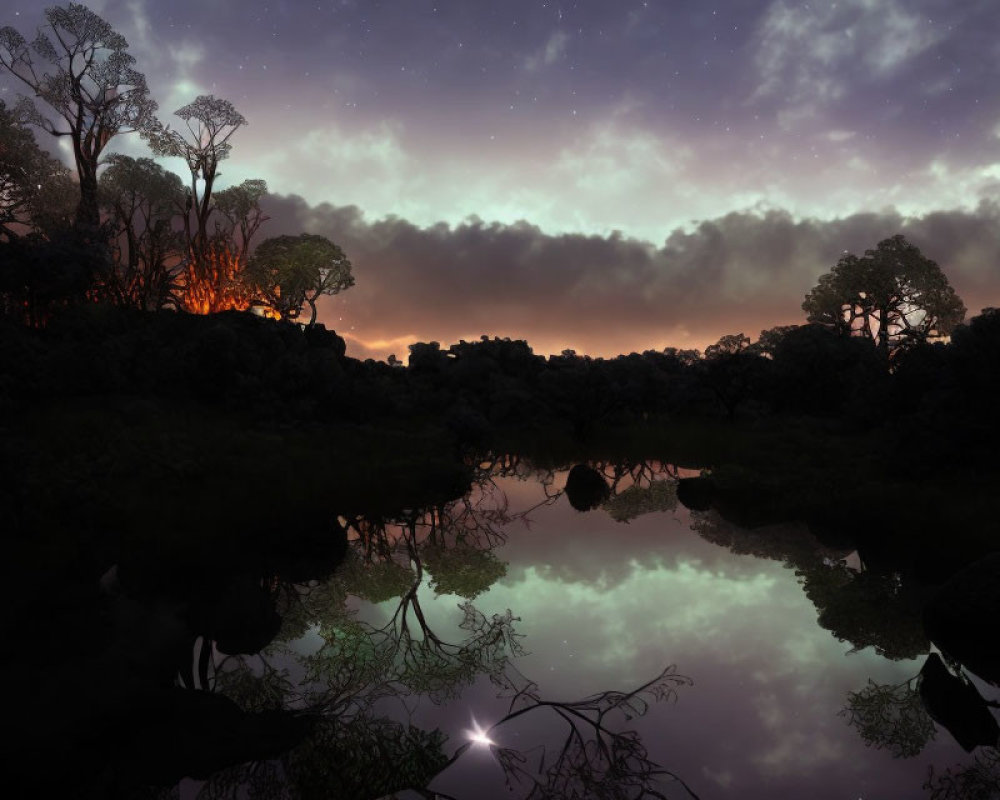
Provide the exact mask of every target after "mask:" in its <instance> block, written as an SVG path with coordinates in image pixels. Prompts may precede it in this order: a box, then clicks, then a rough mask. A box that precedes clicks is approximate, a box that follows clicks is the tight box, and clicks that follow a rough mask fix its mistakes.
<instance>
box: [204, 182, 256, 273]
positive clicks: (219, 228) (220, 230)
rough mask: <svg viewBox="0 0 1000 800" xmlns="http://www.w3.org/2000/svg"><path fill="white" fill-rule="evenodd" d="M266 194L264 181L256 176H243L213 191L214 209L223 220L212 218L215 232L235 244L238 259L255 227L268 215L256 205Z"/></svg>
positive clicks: (247, 245) (245, 256) (245, 250)
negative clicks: (249, 177) (243, 178)
mask: <svg viewBox="0 0 1000 800" xmlns="http://www.w3.org/2000/svg"><path fill="white" fill-rule="evenodd" d="M266 194H267V182H266V181H263V180H260V179H259V178H252V179H249V180H245V181H243V183H241V184H240V185H239V186H230V187H229V188H228V189H223V190H222V191H219V192H216V193H215V210H216V211H218V212H219V214H220V215H221V216H222V217H224V218H225V222H224V223H222V222H220V221H219V220H218V219H216V220H215V235H216V237H217V238H221V239H223V240H225V241H227V242H231V243H233V244H234V245H236V246H237V256H238V258H239V260H240V261H241V262H245V261H246V259H247V253H248V252H249V249H250V242H251V241H252V239H253V237H254V234H256V233H257V229H258V228H259V227H260V226H261V225H262V224H263V223H264V222H266V221H267V219H268V218H267V217H265V216H264V212H263V211H262V210H261V207H260V201H261V198H263V197H264V195H266ZM237 233H238V234H239V238H238V239H237Z"/></svg>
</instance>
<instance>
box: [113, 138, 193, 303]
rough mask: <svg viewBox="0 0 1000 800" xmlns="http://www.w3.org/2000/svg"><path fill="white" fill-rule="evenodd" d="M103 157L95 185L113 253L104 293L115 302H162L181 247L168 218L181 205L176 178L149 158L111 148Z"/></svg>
mask: <svg viewBox="0 0 1000 800" xmlns="http://www.w3.org/2000/svg"><path fill="white" fill-rule="evenodd" d="M106 163H107V165H108V166H107V169H105V170H104V172H103V173H102V174H101V177H100V181H99V182H98V190H99V196H100V200H101V205H102V206H104V207H105V208H107V209H108V210H109V212H110V217H111V222H112V224H113V225H114V227H115V234H116V238H117V240H118V253H117V258H116V259H115V261H116V264H115V266H116V269H115V270H114V272H113V273H112V274H111V275H110V276H109V280H108V281H107V282H106V285H105V286H103V287H102V290H103V294H104V295H105V296H106V297H108V298H109V299H110V300H112V302H115V303H116V304H118V305H129V306H133V307H135V308H140V309H147V310H156V309H158V308H162V307H164V306H165V305H167V303H168V301H169V300H170V298H171V294H172V291H173V290H174V288H175V286H174V284H175V277H176V276H175V274H174V269H173V268H172V267H170V266H168V262H169V261H170V260H171V259H173V260H174V261H177V260H179V258H180V255H181V253H183V250H184V247H183V239H182V237H181V236H180V235H179V233H178V232H177V231H175V230H174V229H173V227H172V224H171V222H172V220H173V218H174V217H175V216H176V215H177V214H179V213H180V212H181V211H182V210H183V208H184V190H183V187H182V186H181V181H180V178H178V177H177V176H176V175H174V174H173V173H172V172H167V171H166V170H164V169H163V167H161V166H160V165H159V164H157V163H156V162H155V161H153V160H152V159H149V158H138V159H135V158H132V157H130V156H125V155H119V154H114V155H112V156H111V157H110V158H108V159H107V162H106Z"/></svg>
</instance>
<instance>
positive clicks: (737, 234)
mask: <svg viewBox="0 0 1000 800" xmlns="http://www.w3.org/2000/svg"><path fill="white" fill-rule="evenodd" d="M266 211H267V213H268V215H269V216H270V217H271V221H270V222H269V223H268V226H267V230H266V232H265V235H269V236H270V235H276V234H278V233H296V232H300V231H307V232H310V233H320V234H323V235H325V236H328V237H330V238H331V239H333V240H335V241H336V242H338V243H339V244H341V245H342V246H343V247H344V249H345V251H346V252H347V253H348V255H349V257H350V258H351V261H352V262H353V264H354V271H355V275H356V278H357V285H356V287H355V288H353V289H351V290H350V292H349V293H348V294H345V295H344V296H342V297H339V298H335V299H333V300H331V301H329V302H328V303H327V305H326V306H325V307H324V313H325V318H326V320H327V321H328V323H330V324H332V325H333V326H334V327H338V328H339V329H342V330H343V331H344V332H345V333H348V335H351V336H353V337H355V338H357V339H359V340H360V341H361V342H368V343H369V344H371V343H373V342H378V341H386V340H396V339H399V338H400V337H407V336H411V337H413V339H415V340H422V341H428V340H437V341H441V342H442V343H443V344H448V343H451V342H455V341H457V340H458V339H460V338H465V339H470V338H477V337H478V336H479V335H481V334H487V335H491V336H492V335H499V336H511V337H516V338H526V339H527V340H528V341H529V343H532V344H533V345H534V346H535V349H536V351H538V352H542V353H545V352H550V351H552V349H553V348H556V347H558V348H559V349H561V346H572V347H575V348H576V349H578V350H581V351H584V352H590V353H595V354H601V355H612V354H615V353H619V352H629V351H632V350H643V349H648V348H657V349H658V348H662V347H665V346H671V345H674V346H692V345H696V346H702V347H703V346H704V345H705V344H708V343H711V342H713V341H715V340H716V339H718V338H719V336H721V335H723V334H725V333H731V332H736V331H744V332H746V333H749V334H751V335H753V336H756V334H757V333H758V332H759V331H760V330H762V329H764V328H768V327H771V326H772V325H778V324H787V323H794V322H801V321H802V312H801V303H802V299H803V297H804V295H805V293H806V292H807V291H808V290H809V289H811V288H812V287H813V286H814V285H815V283H816V280H817V279H818V277H819V276H820V275H821V274H822V273H824V272H826V271H828V270H829V269H830V268H831V267H832V266H833V265H834V264H835V263H836V262H837V259H838V258H839V257H840V255H841V254H842V253H843V252H844V251H845V250H846V251H851V252H855V253H860V252H862V251H863V250H865V249H867V248H870V247H874V245H875V244H876V243H877V242H879V241H880V240H882V239H884V238H887V237H889V236H892V235H894V234H896V233H902V234H904V235H905V236H907V237H908V238H909V239H910V241H912V242H913V243H914V244H915V245H917V246H918V247H919V248H921V250H922V251H923V252H924V254H925V255H927V256H928V257H930V258H933V259H934V260H935V261H937V262H938V263H939V264H940V265H941V266H942V268H943V269H944V270H945V273H946V274H947V275H948V276H949V279H950V280H951V282H952V284H953V285H954V286H955V288H956V290H957V291H958V292H959V294H960V295H961V296H962V297H963V298H964V300H965V302H966V305H967V306H968V307H969V308H970V310H971V312H972V313H977V312H978V311H979V309H981V308H982V307H984V306H986V305H990V304H994V305H995V304H997V302H998V299H1000V206H998V205H997V204H995V203H988V202H985V201H984V202H983V203H981V204H980V206H979V207H978V209H977V210H976V211H975V212H968V211H938V212H933V213H928V214H925V215H923V216H919V217H913V218H904V217H902V216H900V215H899V214H898V213H896V212H894V211H884V212H881V213H866V214H855V215H852V216H849V217H845V218H843V219H834V220H817V219H806V220H796V219H794V218H793V217H792V216H791V215H790V214H788V213H787V212H784V211H781V210H769V211H745V212H738V213H737V212H734V213H730V214H727V215H725V216H723V217H720V218H718V219H712V220H705V221H702V222H700V223H696V224H694V225H693V226H691V227H690V228H685V229H680V228H679V229H677V230H675V231H673V232H672V233H671V234H670V235H669V236H668V237H667V239H666V240H665V241H664V242H663V243H662V244H661V245H659V246H657V245H654V244H652V243H650V242H645V241H641V240H638V239H635V238H630V237H627V236H624V235H622V234H619V233H614V234H611V235H609V236H587V235H583V234H560V235H551V234H548V233H546V232H545V231H543V230H541V229H540V228H539V227H537V226H535V225H531V224H529V223H527V222H520V223H516V224H513V225H502V224H499V223H486V222H483V221H482V220H479V219H474V218H473V219H469V220H467V221H466V222H464V223H462V224H460V225H457V226H448V225H445V224H439V225H435V226H430V227H419V226H416V225H414V224H412V223H410V222H408V221H407V220H404V219H400V218H393V217H389V218H385V219H380V220H372V221H369V220H367V219H366V218H365V216H364V215H363V214H362V213H361V211H360V210H359V209H357V208H356V207H353V206H347V207H335V206H331V205H321V206H318V207H311V206H309V205H308V204H307V203H306V202H305V201H303V200H302V199H301V198H298V197H294V196H290V197H289V196H270V197H268V198H267V201H266ZM334 313H336V314H337V315H338V317H339V316H342V317H343V321H341V320H339V319H332V318H331V316H332V314H334ZM351 326H353V328H354V331H353V333H351V331H350V327H351ZM560 345H561V346H560ZM390 350H393V351H400V350H402V351H403V352H404V353H405V349H404V348H403V347H401V346H400V344H399V343H398V342H394V343H392V344H390V345H384V346H378V345H373V346H372V347H371V350H370V351H369V352H367V353H365V354H366V355H381V356H384V355H385V354H386V353H387V352H389V351H390ZM359 351H360V348H359ZM362 352H363V351H362Z"/></svg>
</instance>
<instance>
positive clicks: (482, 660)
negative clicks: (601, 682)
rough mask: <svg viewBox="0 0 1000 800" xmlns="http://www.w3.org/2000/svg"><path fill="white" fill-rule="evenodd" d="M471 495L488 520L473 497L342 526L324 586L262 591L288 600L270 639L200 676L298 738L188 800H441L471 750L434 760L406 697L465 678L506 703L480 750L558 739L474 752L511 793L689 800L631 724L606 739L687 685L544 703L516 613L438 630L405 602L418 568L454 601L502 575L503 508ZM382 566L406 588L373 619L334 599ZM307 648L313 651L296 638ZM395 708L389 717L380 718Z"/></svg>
mask: <svg viewBox="0 0 1000 800" xmlns="http://www.w3.org/2000/svg"><path fill="white" fill-rule="evenodd" d="M484 486H485V488H484V490H483V491H481V492H480V497H481V498H483V497H485V498H493V499H494V500H496V501H498V503H499V509H502V510H499V509H498V508H497V507H494V508H493V511H494V512H495V513H490V512H489V506H490V503H489V502H487V501H485V500H483V501H476V500H475V499H474V498H473V499H470V498H465V499H463V500H462V501H456V502H454V503H450V504H446V505H444V506H441V507H436V508H432V509H426V510H413V511H411V512H406V513H403V514H401V515H398V516H396V517H395V518H388V519H386V518H371V517H368V518H354V519H349V520H348V525H347V527H348V529H349V530H350V535H351V538H352V540H353V541H352V547H353V549H354V557H353V560H352V561H349V563H348V566H347V567H346V568H345V569H344V570H342V571H338V572H337V573H335V574H334V575H333V576H332V577H331V578H330V579H329V580H327V581H324V582H322V583H319V582H317V583H313V584H311V585H309V586H296V587H286V589H285V591H283V592H281V593H279V594H278V596H279V597H281V598H283V599H284V603H285V604H287V606H288V607H287V608H286V607H283V608H282V609H281V613H282V616H283V617H284V620H285V622H284V627H283V634H282V638H283V639H284V641H282V642H278V643H275V644H273V645H272V646H271V647H270V648H269V649H268V650H267V651H265V652H264V653H262V654H260V655H258V656H253V657H251V658H238V659H237V658H234V659H228V660H227V661H226V662H224V663H223V664H221V665H220V666H219V668H218V670H217V671H216V676H217V682H218V687H219V689H220V690H222V691H224V692H225V693H226V694H227V695H228V696H229V697H231V698H233V699H234V700H235V701H236V702H237V703H238V704H239V706H240V707H241V708H244V709H246V710H248V711H250V710H252V711H255V712H264V711H273V710H277V709H284V710H285V711H286V712H288V713H292V714H293V715H296V716H301V717H303V718H306V719H308V720H310V731H309V734H308V736H307V737H306V738H305V740H304V741H302V743H301V744H299V745H297V746H296V747H295V748H293V749H292V750H290V751H289V752H288V753H286V754H285V755H283V756H282V757H281V758H280V759H279V760H276V761H272V762H266V763H258V764H245V765H242V766H240V767H237V768H233V769H230V770H226V771H224V772H222V773H218V774H217V775H215V776H213V777H212V778H211V779H210V780H209V782H208V784H207V785H206V787H205V789H204V791H203V793H202V794H203V796H204V797H205V798H216V797H219V798H221V797H232V796H236V795H237V794H238V793H246V792H249V793H250V795H251V796H256V795H260V796H268V797H289V798H293V797H345V798H376V797H384V796H389V795H392V794H393V793H394V792H399V791H403V790H411V791H413V792H415V793H417V794H419V795H421V796H424V797H427V798H432V797H433V798H442V799H443V800H447V798H448V795H445V794H441V793H440V792H438V791H435V790H433V789H431V788H429V787H431V786H432V785H433V782H434V781H435V779H436V778H437V776H439V775H441V774H442V773H443V772H444V771H445V770H447V769H448V768H449V767H450V766H451V765H453V764H454V763H455V762H456V761H458V760H459V759H460V758H462V757H463V755H464V754H465V753H467V752H468V751H469V750H470V748H472V747H474V746H477V744H476V742H473V741H470V742H467V743H464V744H462V745H460V746H458V747H457V748H455V749H452V751H451V754H450V755H448V752H447V750H448V747H447V746H448V742H447V739H446V737H445V735H444V734H443V733H442V732H441V731H439V730H424V729H421V728H419V727H416V726H414V725H412V724H410V723H409V722H407V721H406V720H407V719H409V718H410V714H409V710H408V703H409V702H410V701H409V698H411V697H413V696H416V695H419V696H424V697H428V698H429V699H431V700H432V701H433V702H441V701H443V700H445V699H449V698H455V697H457V696H458V695H459V693H460V692H461V690H462V689H463V688H465V687H467V686H469V685H470V684H471V683H472V682H473V681H474V680H475V679H477V678H479V677H484V678H486V679H488V680H489V681H490V682H491V683H492V684H493V685H494V686H495V687H496V688H497V690H498V691H499V693H500V696H501V697H505V698H507V699H508V701H509V706H508V709H507V713H506V715H505V716H504V717H503V718H502V719H500V720H499V721H497V722H496V723H494V724H493V725H492V726H491V727H490V729H489V731H486V732H484V737H486V738H483V739H482V740H481V741H480V743H485V742H486V741H488V739H489V737H490V736H491V735H492V734H493V733H497V732H499V731H500V729H501V728H503V727H504V726H507V725H510V726H512V727H513V726H516V725H517V724H518V723H517V721H518V720H522V719H524V718H526V717H527V716H528V715H529V714H530V715H531V716H532V717H533V718H534V717H537V716H540V715H549V716H550V717H551V720H550V721H551V722H552V723H553V724H562V725H564V726H565V735H564V737H563V738H561V742H562V744H561V746H560V747H559V748H557V750H555V751H552V750H550V751H549V752H548V753H544V752H541V751H538V750H534V751H530V750H529V751H523V750H519V749H513V748H509V747H503V746H500V745H496V744H492V743H490V748H491V750H492V752H493V755H494V757H495V758H496V759H497V761H498V763H499V764H500V765H501V767H502V768H503V770H504V773H505V775H506V779H507V781H508V785H509V786H510V787H511V789H517V790H518V791H519V793H520V794H521V795H522V796H524V797H527V798H534V799H535V800H539V799H540V798H581V799H582V798H593V797H608V798H644V797H649V798H663V797H666V796H667V794H666V792H667V790H668V788H669V787H670V786H676V787H681V788H683V789H684V790H685V791H686V792H687V796H693V797H696V795H695V794H694V793H693V792H692V791H690V789H689V788H688V787H686V785H685V784H684V783H683V782H682V781H681V780H680V778H678V776H676V775H675V774H674V773H672V772H670V771H669V770H667V769H665V768H663V767H662V766H660V765H658V764H656V763H654V762H653V760H652V759H651V758H650V756H649V753H648V752H647V750H646V748H645V746H644V745H643V743H642V741H641V740H640V738H639V736H638V734H637V733H636V732H635V731H632V730H622V727H623V723H624V722H627V721H628V720H630V719H633V718H635V717H636V716H640V715H642V714H644V713H646V711H647V709H648V708H649V706H650V704H651V703H654V702H657V701H663V700H672V699H675V698H676V692H677V690H678V689H679V688H680V687H682V686H685V685H688V684H690V683H691V681H690V679H689V678H686V677H684V676H682V675H679V674H678V673H677V672H676V669H675V668H674V667H672V666H671V667H668V668H667V669H665V670H664V671H663V672H662V673H661V674H660V675H658V676H657V677H656V678H654V679H653V680H651V681H649V682H647V683H645V684H643V685H642V686H640V687H638V688H636V689H635V690H632V691H626V692H617V691H608V692H601V693H599V694H596V695H593V696H591V697H588V698H585V699H583V700H577V701H555V700H550V699H547V698H544V697H543V696H542V695H541V694H540V692H539V689H538V687H537V685H535V684H534V683H532V682H531V681H529V680H527V679H526V678H524V676H522V675H521V674H520V673H519V672H518V671H517V669H516V668H515V667H514V665H513V659H514V658H516V657H518V656H520V655H522V654H523V652H524V651H523V649H522V645H521V638H522V637H521V636H520V634H518V633H517V632H516V631H515V628H514V625H515V623H517V622H518V618H517V617H515V616H514V615H513V614H512V612H511V611H510V610H507V611H506V612H504V613H500V614H490V615H487V614H483V613H482V612H481V611H479V610H478V609H477V608H476V607H475V606H474V605H473V604H472V603H471V602H469V601H467V600H466V601H464V602H462V603H460V604H458V609H459V611H460V615H461V617H460V619H459V620H457V624H456V625H454V627H452V625H451V624H450V625H448V626H447V627H448V628H449V631H450V632H444V631H442V630H440V624H437V625H432V623H431V620H430V619H429V617H428V615H427V614H426V613H425V610H424V607H423V605H422V603H421V596H420V593H421V587H422V585H423V584H424V578H425V569H424V563H425V560H426V561H427V563H428V565H429V566H430V568H431V569H434V568H435V567H436V568H437V570H438V572H437V573H435V576H434V577H435V581H436V582H437V588H438V589H439V590H440V589H441V587H442V585H444V582H445V581H447V585H449V586H452V585H453V586H454V587H455V593H456V594H465V595H473V596H474V594H475V593H478V591H480V590H481V589H482V588H483V584H484V583H486V582H487V581H489V580H492V578H493V575H494V574H496V573H498V572H500V571H501V568H502V566H503V562H500V561H499V560H497V559H496V558H495V556H493V554H492V553H491V552H490V547H491V546H493V545H495V544H496V543H497V542H499V541H502V539H501V538H498V537H499V534H500V533H501V531H500V527H501V526H500V521H501V520H502V519H507V520H509V519H511V518H512V517H514V516H516V515H510V514H509V512H508V511H507V508H506V497H505V496H503V495H502V492H494V491H493V489H495V484H492V482H490V481H485V482H484ZM481 488H482V487H481ZM501 498H502V499H501ZM476 547H479V548H481V552H483V553H484V555H485V556H486V558H485V560H484V561H483V563H486V564H488V565H489V568H488V569H487V570H486V572H488V573H489V574H488V575H487V576H486V577H485V578H484V577H483V576H482V575H478V576H474V577H470V576H469V575H466V574H465V573H464V572H463V569H462V568H463V567H465V566H467V565H468V563H469V559H470V553H471V552H472V551H473V550H474V549H475V548H476ZM456 554H458V555H456ZM449 558H453V559H455V560H456V564H457V565H458V567H459V568H458V573H459V574H458V575H457V576H456V575H451V576H448V577H446V578H442V577H441V575H442V572H441V565H442V564H444V563H447V561H448V559H449ZM404 560H405V561H406V562H407V563H406V564H404V563H403V562H404ZM383 564H391V565H392V566H391V567H390V568H389V573H390V574H392V575H393V576H394V577H393V578H392V579H391V580H390V581H386V582H385V583H392V586H393V589H392V590H393V591H395V589H396V588H397V583H396V582H397V581H399V582H401V579H402V577H403V575H404V573H408V574H409V585H408V586H407V587H406V589H405V590H404V591H402V592H400V593H399V594H398V600H397V602H396V605H395V608H394V609H392V611H391V613H390V614H389V615H388V619H387V620H386V621H385V622H370V621H366V620H365V619H362V618H360V617H359V615H358V614H357V613H356V611H354V610H352V608H351V604H349V603H348V602H347V599H348V596H349V595H350V594H355V593H357V589H358V585H359V584H360V585H362V586H366V585H367V581H368V579H365V578H362V577H359V574H358V573H361V572H364V571H366V570H369V571H372V572H377V571H378V567H379V565H383ZM479 566H480V567H482V564H479ZM479 571H480V572H482V569H480V570H479ZM445 575H447V571H445ZM376 583H377V585H379V586H381V585H382V583H383V582H381V581H378V582H376ZM384 594H389V591H388V590H387V591H385V592H384ZM453 624H454V623H453ZM306 631H309V632H310V637H309V638H308V639H306V640H303V643H299V644H296V643H295V642H294V641H293V640H294V639H295V638H297V637H299V636H301V635H302V634H303V633H305V632H306ZM313 637H315V638H313ZM308 641H318V642H319V643H318V645H316V644H309V645H305V644H304V642H308ZM397 704H398V707H399V708H401V709H402V712H403V714H402V720H401V719H400V717H399V715H391V714H390V715H387V709H390V708H391V707H393V706H395V705H397Z"/></svg>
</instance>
